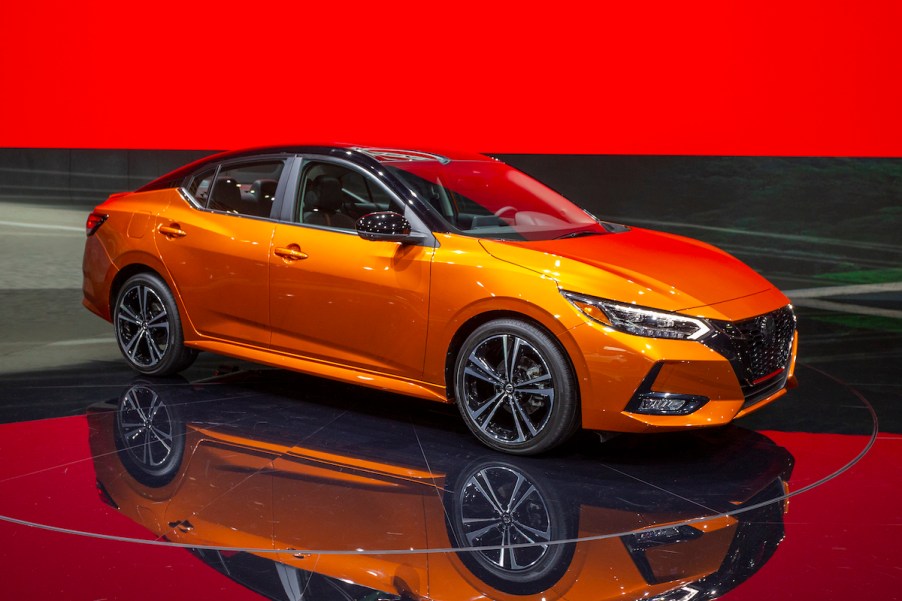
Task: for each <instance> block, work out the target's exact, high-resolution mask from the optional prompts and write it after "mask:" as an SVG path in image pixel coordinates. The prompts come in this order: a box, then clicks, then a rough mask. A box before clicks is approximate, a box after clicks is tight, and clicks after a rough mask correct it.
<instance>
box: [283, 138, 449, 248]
mask: <svg viewBox="0 0 902 601" xmlns="http://www.w3.org/2000/svg"><path fill="white" fill-rule="evenodd" d="M309 163H329V164H332V165H338V166H340V167H343V168H345V169H348V170H349V171H353V172H355V173H358V174H360V175H361V176H362V177H363V178H364V182H365V183H366V184H367V185H368V186H369V185H376V186H378V188H379V189H380V190H382V191H383V192H384V193H385V194H387V195H388V196H389V197H390V198H391V199H392V200H393V201H394V202H395V204H396V205H397V206H399V207H403V208H404V213H403V215H404V218H405V219H407V221H409V222H410V229H411V231H412V232H418V233H422V234H424V236H425V238H424V239H423V241H422V242H420V243H419V244H418V245H419V246H435V247H437V246H438V245H439V244H438V239H437V238H436V237H435V235H434V234H433V232H432V230H431V229H430V228H429V227H428V225H427V224H426V222H425V221H424V220H423V219H422V218H421V217H420V215H419V214H418V212H417V211H416V210H415V207H414V206H412V204H411V203H410V202H408V201H406V200H405V199H403V198H401V197H400V196H399V195H398V194H397V193H395V192H394V190H392V189H391V187H390V186H387V185H386V184H385V183H384V182H381V181H379V179H378V178H377V177H376V176H375V175H373V174H372V173H370V172H369V171H368V170H367V169H364V168H362V167H361V166H360V165H358V164H357V163H355V162H353V161H349V160H346V159H343V158H341V157H336V156H332V155H326V154H318V153H304V154H299V155H297V156H296V157H295V165H294V166H293V167H292V169H291V175H290V177H289V178H288V180H287V181H286V186H285V187H286V189H285V190H284V196H283V202H282V206H281V212H280V214H279V220H280V221H282V222H283V223H286V224H290V225H294V226H297V227H305V228H310V229H317V230H323V231H328V232H335V233H337V234H352V235H354V236H357V235H358V234H357V230H346V229H340V228H334V227H329V226H324V225H316V224H311V223H302V222H300V221H299V220H298V219H296V217H295V215H296V213H295V210H296V208H297V203H298V202H299V198H298V197H299V195H300V185H301V183H302V176H303V173H304V171H305V170H306V168H307V165H308V164H309Z"/></svg>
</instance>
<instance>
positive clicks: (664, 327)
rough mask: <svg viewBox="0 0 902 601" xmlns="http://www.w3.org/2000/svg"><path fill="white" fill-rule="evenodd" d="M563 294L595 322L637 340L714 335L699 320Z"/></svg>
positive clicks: (708, 327) (696, 338) (604, 300)
mask: <svg viewBox="0 0 902 601" xmlns="http://www.w3.org/2000/svg"><path fill="white" fill-rule="evenodd" d="M561 294H563V295H564V297H565V298H566V299H567V300H569V301H570V302H571V303H573V306H575V307H576V308H577V309H579V310H580V311H582V312H583V313H585V314H586V315H587V316H589V317H591V318H592V319H594V320H595V321H597V322H599V323H603V324H604V325H606V326H610V327H612V328H614V329H615V330H619V331H621V332H626V333H628V334H635V335H636V336H647V337H649V338H676V339H679V340H698V339H699V338H701V337H702V336H704V335H705V334H707V333H708V332H710V331H711V326H709V325H708V324H707V323H705V321H704V320H702V319H697V318H695V317H686V316H685V315H679V314H677V313H668V312H667V311H657V310H655V309H649V308H647V307H638V306H636V305H627V304H624V303H617V302H614V301H609V300H606V299H603V298H596V297H594V296H586V295H585V294H577V293H576V292H567V291H566V290H562V291H561Z"/></svg>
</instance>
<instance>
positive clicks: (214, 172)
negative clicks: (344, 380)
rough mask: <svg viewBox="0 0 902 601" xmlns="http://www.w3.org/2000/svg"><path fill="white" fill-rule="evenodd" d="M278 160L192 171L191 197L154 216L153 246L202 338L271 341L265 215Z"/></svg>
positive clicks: (281, 170)
mask: <svg viewBox="0 0 902 601" xmlns="http://www.w3.org/2000/svg"><path fill="white" fill-rule="evenodd" d="M285 167H286V161H285V159H283V158H278V157H275V158H255V159H252V160H249V159H243V160H238V161H231V162H227V163H223V164H222V165H216V166H214V167H211V168H210V169H208V170H206V171H203V172H201V173H198V174H197V175H196V176H195V177H194V178H193V179H192V180H191V182H190V183H189V185H188V186H187V192H188V196H189V197H190V198H189V199H188V200H186V202H183V203H175V202H174V203H172V204H170V206H169V207H167V209H166V210H165V211H163V213H161V214H160V215H159V216H158V221H157V227H156V232H155V235H156V241H157V248H158V250H159V253H160V256H161V257H162V259H163V263H164V264H165V265H166V267H167V269H168V270H169V274H170V276H171V278H172V280H173V281H174V282H175V286H176V289H177V293H178V294H179V295H180V296H181V299H182V302H183V304H184V306H185V309H186V312H187V316H188V319H190V321H191V324H192V325H193V326H194V328H195V329H196V330H197V331H198V332H199V333H200V334H202V335H204V336H209V337H213V338H219V339H224V340H230V341H234V342H239V343H243V344H249V345H253V346H260V347H265V346H267V345H268V344H269V299H268V271H269V250H270V243H271V241H272V236H273V230H274V227H275V221H273V220H272V219H271V218H270V217H271V213H272V212H273V205H274V200H275V198H276V193H277V190H278V186H279V183H280V182H281V180H282V179H283V175H284V174H285V173H286V171H287V169H286V168H285Z"/></svg>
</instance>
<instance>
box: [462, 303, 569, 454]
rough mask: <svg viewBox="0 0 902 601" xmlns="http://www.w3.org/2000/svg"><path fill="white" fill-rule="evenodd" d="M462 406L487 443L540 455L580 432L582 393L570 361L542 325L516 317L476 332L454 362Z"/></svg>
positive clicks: (467, 419)
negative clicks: (538, 325) (579, 391)
mask: <svg viewBox="0 0 902 601" xmlns="http://www.w3.org/2000/svg"><path fill="white" fill-rule="evenodd" d="M454 391H455V395H454V396H455V400H456V403H457V407H458V409H459V410H460V413H461V415H462V416H463V418H464V422H466V424H467V426H468V427H469V428H470V430H471V431H472V432H473V434H474V435H475V436H476V438H478V439H479V440H480V441H482V443H483V444H485V445H487V446H489V447H491V448H493V449H496V450H498V451H503V452H506V453H511V454H515V455H535V454H538V453H542V452H545V451H548V450H549V449H552V448H554V447H556V446H559V445H561V444H563V443H564V442H565V441H566V440H567V439H569V438H570V437H571V436H572V435H573V434H574V433H575V432H576V430H577V429H578V428H579V394H578V390H577V388H576V384H575V381H574V377H573V369H572V368H571V366H570V361H569V359H568V358H567V356H566V355H565V354H564V351H563V350H561V348H560V346H558V344H557V342H556V341H555V340H554V339H553V338H552V337H551V336H550V335H549V334H547V333H546V332H545V331H543V330H541V329H539V328H538V327H536V326H534V325H532V324H529V323H526V322H523V321H519V320H515V319H499V320H495V321H490V322H487V323H485V324H483V325H481V326H479V327H478V328H476V329H475V330H474V331H473V333H471V334H470V335H469V336H468V337H467V339H466V341H464V344H463V346H462V347H461V349H460V352H459V353H458V356H457V360H456V361H455V364H454Z"/></svg>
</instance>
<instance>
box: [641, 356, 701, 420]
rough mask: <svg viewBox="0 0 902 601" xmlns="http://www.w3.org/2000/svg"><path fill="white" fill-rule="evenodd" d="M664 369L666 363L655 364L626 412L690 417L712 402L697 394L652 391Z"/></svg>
mask: <svg viewBox="0 0 902 601" xmlns="http://www.w3.org/2000/svg"><path fill="white" fill-rule="evenodd" d="M663 367H664V361H659V362H658V363H655V364H654V366H653V367H652V368H651V369H650V370H649V372H648V375H646V376H645V379H643V380H642V383H641V384H640V385H639V388H638V389H636V392H635V394H633V398H631V399H630V402H629V403H628V404H627V406H626V409H625V410H626V411H629V412H630V413H641V414H643V415H689V414H690V413H693V412H695V411H698V410H699V409H700V408H701V407H702V405H704V404H705V403H707V402H708V401H709V400H710V399H709V398H708V397H706V396H702V395H697V394H680V393H677V392H656V391H654V390H652V389H651V387H652V386H653V385H654V383H655V380H656V379H657V377H658V374H660V373H661V368H663Z"/></svg>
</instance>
